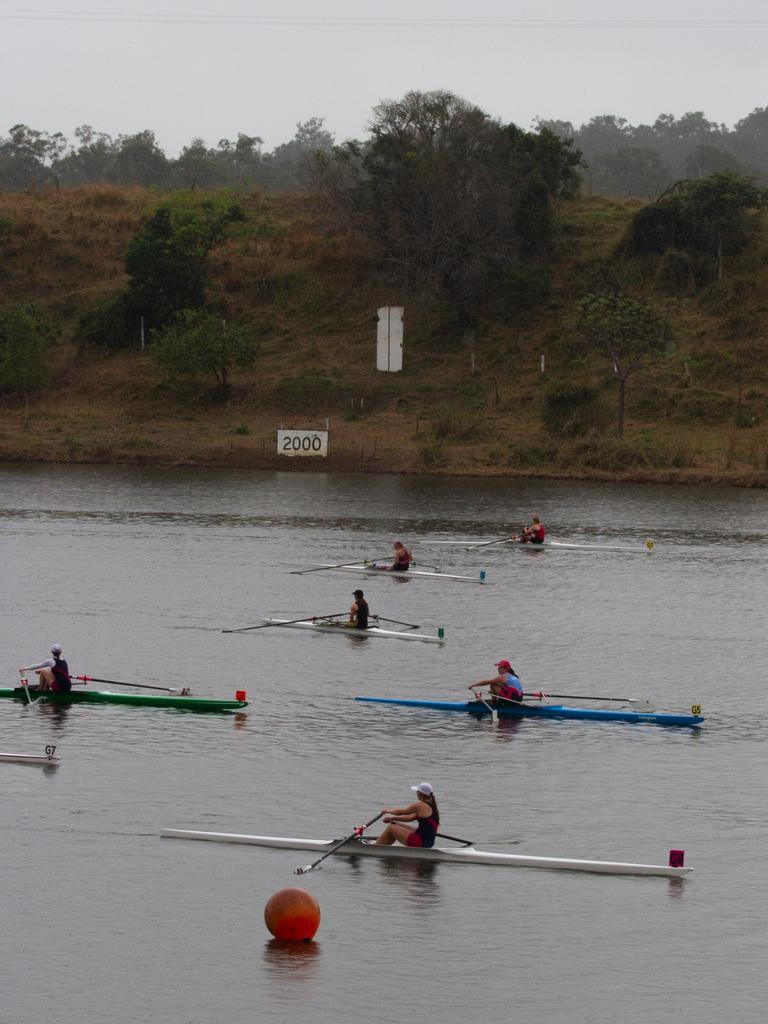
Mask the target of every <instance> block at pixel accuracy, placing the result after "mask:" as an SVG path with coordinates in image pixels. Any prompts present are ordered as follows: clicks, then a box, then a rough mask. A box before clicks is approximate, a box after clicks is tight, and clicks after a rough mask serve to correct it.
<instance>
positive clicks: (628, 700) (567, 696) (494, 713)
mask: <svg viewBox="0 0 768 1024" xmlns="http://www.w3.org/2000/svg"><path fill="white" fill-rule="evenodd" d="M470 689H471V687H470ZM473 692H474V691H473ZM488 696H489V697H493V698H494V699H495V701H496V706H494V705H493V704H489V703H488V701H487V700H485V698H484V697H483V695H482V693H475V698H476V699H477V700H478V701H479V702H480V703H481V704H483V705H484V706H485V707H486V708H488V710H489V711H490V713H491V723H492V724H493V725H498V724H499V712H498V704H499V703H503V704H512V705H515V704H519V703H520V701H518V700H514V699H513V698H512V697H502V696H501V695H499V694H489V695H488ZM526 697H528V698H529V699H533V700H538V701H543V700H547V699H548V698H549V697H554V698H555V699H556V700H602V701H610V702H611V703H615V704H645V705H647V706H648V707H649V708H650V707H653V706H655V702H654V701H650V700H648V699H647V698H645V699H644V698H641V697H596V696H593V695H592V694H589V695H586V694H579V693H545V692H544V691H543V690H531V692H530V693H524V694H523V700H525V698H526Z"/></svg>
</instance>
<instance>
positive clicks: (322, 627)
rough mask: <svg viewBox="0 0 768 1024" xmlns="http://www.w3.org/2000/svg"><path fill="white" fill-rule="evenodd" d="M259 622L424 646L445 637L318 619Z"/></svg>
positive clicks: (441, 642)
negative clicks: (408, 641)
mask: <svg viewBox="0 0 768 1024" xmlns="http://www.w3.org/2000/svg"><path fill="white" fill-rule="evenodd" d="M261 621H262V622H264V623H265V624H267V625H271V626H284V627H285V628H286V629H312V630H314V631H315V632H316V633H337V634H342V635H345V636H351V637H354V638H357V639H360V637H363V636H370V637H383V638H384V639H391V640H419V641H420V642H421V643H424V644H443V643H445V637H441V636H429V635H428V634H427V633H406V632H403V631H402V630H397V629H382V627H381V626H371V627H370V628H368V629H353V628H350V627H348V626H345V625H344V624H343V623H342V622H332V621H331V620H330V619H318V621H317V622H289V621H287V620H286V619H262V620H261Z"/></svg>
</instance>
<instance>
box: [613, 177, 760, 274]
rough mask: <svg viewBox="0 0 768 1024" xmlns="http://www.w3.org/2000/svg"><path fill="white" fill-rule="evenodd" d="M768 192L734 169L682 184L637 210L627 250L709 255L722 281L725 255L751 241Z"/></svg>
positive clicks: (625, 243)
mask: <svg viewBox="0 0 768 1024" xmlns="http://www.w3.org/2000/svg"><path fill="white" fill-rule="evenodd" d="M766 195H767V193H766V191H765V190H763V189H760V188H758V187H757V186H756V185H755V184H754V183H753V182H752V179H751V178H747V177H744V176H743V175H741V174H736V173H734V172H733V171H721V172H719V173H718V174H711V175H709V177H706V178H700V179H699V180H698V181H681V182H678V184H677V185H675V186H674V187H673V188H672V189H670V191H669V192H667V193H666V195H664V196H662V197H661V198H660V199H659V200H658V201H657V202H655V203H649V204H648V206H644V207H643V209H642V210H638V211H637V213H636V214H635V215H634V217H633V218H632V222H631V224H630V226H629V228H628V230H627V233H626V235H625V237H624V240H623V243H622V249H623V251H624V253H625V254H626V255H627V256H630V257H633V256H642V255H663V254H664V253H665V252H666V251H667V250H668V249H678V250H683V251H686V252H689V253H694V254H697V255H699V256H701V257H703V261H702V262H703V264H704V266H705V267H708V268H709V273H710V276H713V275H714V276H716V277H717V279H718V280H722V277H723V264H724V260H725V258H726V257H728V256H732V255H735V254H736V253H738V252H739V251H741V250H742V249H743V248H744V247H745V246H746V245H747V242H748V241H749V239H750V237H751V233H752V230H753V226H754V217H753V214H754V211H755V210H756V209H757V208H759V207H760V206H762V205H764V204H765V202H766Z"/></svg>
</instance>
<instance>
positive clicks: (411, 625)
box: [221, 612, 419, 633]
mask: <svg viewBox="0 0 768 1024" xmlns="http://www.w3.org/2000/svg"><path fill="white" fill-rule="evenodd" d="M346 614H347V613H346V612H332V613H330V614H328V615H307V616H306V617H305V618H303V619H287V620H286V621H285V622H262V623H261V624H260V625H258V626H240V628H239V629H222V631H221V632H222V633H248V632H250V631H251V630H253V629H273V628H275V627H277V626H295V625H296V623H297V622H322V621H324V620H325V619H340V618H341V616H342V615H346ZM371 618H372V619H376V620H377V622H391V623H394V625H396V626H407V627H408V629H418V628H419V624H418V622H401V621H400V620H399V619H387V618H385V617H384V616H383V615H371Z"/></svg>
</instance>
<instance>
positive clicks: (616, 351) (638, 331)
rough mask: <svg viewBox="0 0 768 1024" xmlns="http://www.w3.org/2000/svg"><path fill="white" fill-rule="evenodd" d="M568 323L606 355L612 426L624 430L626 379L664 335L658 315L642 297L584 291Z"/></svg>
mask: <svg viewBox="0 0 768 1024" xmlns="http://www.w3.org/2000/svg"><path fill="white" fill-rule="evenodd" d="M571 326H572V328H573V329H574V330H575V331H576V333H577V335H578V336H579V337H580V338H581V339H582V340H583V341H585V342H586V343H588V344H591V345H593V346H594V347H595V348H597V349H599V350H600V351H601V352H602V353H603V354H604V355H606V356H607V357H608V359H609V360H610V362H611V366H612V368H613V373H614V375H615V377H616V381H617V384H618V409H617V414H616V426H617V432H618V434H619V437H622V436H623V434H624V412H625V408H626V395H627V380H628V378H629V376H630V375H631V374H632V373H634V372H635V371H636V370H637V369H638V368H639V367H640V366H641V365H642V364H643V363H644V362H645V361H646V359H647V358H648V357H649V356H650V355H651V354H652V353H654V352H659V351H661V350H662V349H663V348H664V345H665V342H666V336H667V329H666V324H665V321H664V319H663V318H662V316H661V315H660V314H659V313H657V312H656V310H655V309H653V307H651V306H649V305H648V303H646V302H643V301H642V299H635V298H632V297H631V296H629V295H623V294H621V293H618V292H617V293H614V294H608V295H585V296H584V297H583V298H581V299H580V300H579V301H578V302H577V303H576V311H575V313H574V315H573V317H572V318H571Z"/></svg>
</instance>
